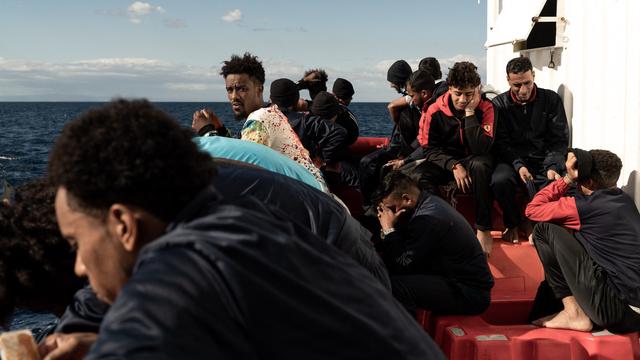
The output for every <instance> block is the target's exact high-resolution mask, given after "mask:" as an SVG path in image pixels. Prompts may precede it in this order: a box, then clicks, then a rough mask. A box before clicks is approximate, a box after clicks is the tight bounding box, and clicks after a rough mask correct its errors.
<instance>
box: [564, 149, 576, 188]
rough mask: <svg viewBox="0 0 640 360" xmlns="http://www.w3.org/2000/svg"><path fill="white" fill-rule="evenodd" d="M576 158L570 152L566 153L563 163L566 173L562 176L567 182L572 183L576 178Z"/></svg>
mask: <svg viewBox="0 0 640 360" xmlns="http://www.w3.org/2000/svg"><path fill="white" fill-rule="evenodd" d="M577 161H578V158H576V156H575V155H574V154H573V153H572V152H570V153H569V154H567V161H566V162H565V163H564V166H565V167H566V168H567V174H566V175H565V176H564V181H565V182H566V183H567V184H573V183H575V182H576V180H577V179H578V168H577V167H576V162H577Z"/></svg>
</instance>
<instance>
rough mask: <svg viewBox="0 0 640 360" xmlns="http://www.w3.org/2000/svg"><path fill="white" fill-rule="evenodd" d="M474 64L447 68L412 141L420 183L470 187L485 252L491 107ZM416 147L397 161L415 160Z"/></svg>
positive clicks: (488, 222)
mask: <svg viewBox="0 0 640 360" xmlns="http://www.w3.org/2000/svg"><path fill="white" fill-rule="evenodd" d="M477 69H478V68H477V67H476V66H475V65H474V64H472V63H470V62H466V61H462V62H458V63H455V64H454V65H453V68H451V69H449V75H448V76H447V83H448V84H449V91H448V92H446V93H444V94H443V95H442V96H440V97H439V98H438V99H437V100H436V101H435V103H433V104H432V105H431V106H429V107H428V109H423V111H422V117H421V118H420V129H419V132H418V142H419V143H420V146H421V149H422V154H419V156H418V157H422V158H425V159H426V160H427V161H426V162H425V163H424V164H421V165H419V166H420V171H421V177H420V185H421V186H422V187H425V188H427V189H430V190H431V191H434V190H436V189H434V188H435V187H437V186H439V185H444V184H447V183H448V182H450V181H453V180H455V183H456V185H457V187H458V189H459V190H460V191H462V192H464V193H466V192H471V193H473V197H474V202H475V212H476V226H475V228H476V236H477V237H478V240H479V241H480V245H481V246H482V248H483V250H484V252H485V253H487V254H489V253H490V252H491V246H492V239H491V205H492V201H491V191H490V188H489V183H490V181H491V173H492V171H493V161H492V158H491V155H490V154H489V150H490V149H491V146H492V144H493V136H494V111H493V105H492V104H491V101H489V100H486V99H482V98H481V97H480V89H479V87H480V75H479V74H478V72H477ZM415 154H416V152H414V153H412V154H411V156H409V157H407V159H405V161H404V162H403V164H405V163H409V162H411V161H413V160H417V158H416V156H415Z"/></svg>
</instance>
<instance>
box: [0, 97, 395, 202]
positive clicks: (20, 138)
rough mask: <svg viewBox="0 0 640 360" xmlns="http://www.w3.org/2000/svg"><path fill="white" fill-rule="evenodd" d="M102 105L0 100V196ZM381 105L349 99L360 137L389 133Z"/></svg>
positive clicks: (223, 108) (184, 115) (180, 108)
mask: <svg viewBox="0 0 640 360" xmlns="http://www.w3.org/2000/svg"><path fill="white" fill-rule="evenodd" d="M103 104H104V103H89V102H68V103H66V102H0V195H1V194H2V192H3V189H2V184H3V183H4V181H3V180H5V181H7V182H8V183H9V184H11V185H14V186H17V185H20V184H22V183H24V182H27V181H29V180H32V179H34V178H37V177H40V176H43V175H44V174H45V172H46V166H47V158H48V156H49V149H50V148H51V145H52V144H53V143H54V141H55V139H56V137H57V136H58V135H59V134H60V132H61V131H62V128H63V127H64V124H66V123H67V122H68V121H70V120H72V119H74V118H75V117H77V116H79V115H81V114H82V113H84V112H85V111H87V110H88V109H91V108H94V107H98V106H101V105H103ZM155 104H156V105H157V106H158V107H159V108H161V109H162V110H164V111H166V112H167V113H169V114H170V115H171V116H173V117H174V118H175V119H177V120H178V121H179V122H180V123H181V124H183V125H184V126H185V127H190V126H191V116H192V114H193V113H194V112H195V111H196V110H199V109H203V108H210V109H213V110H214V111H215V113H216V114H217V115H218V116H219V117H220V119H221V120H222V121H223V122H224V124H225V125H226V126H227V127H228V128H229V129H231V130H232V131H233V132H234V133H237V132H238V131H239V130H240V128H241V127H242V122H239V121H236V120H234V118H233V114H232V113H231V107H230V106H229V104H228V103H227V102H217V103H199V102H198V103H187V102H160V103H155ZM386 105H387V104H386V103H353V104H351V105H350V106H349V108H350V109H351V111H353V112H354V114H355V115H356V116H357V117H358V121H359V124H360V135H361V136H389V134H390V132H391V128H392V124H391V120H390V118H389V115H388V112H387V107H386Z"/></svg>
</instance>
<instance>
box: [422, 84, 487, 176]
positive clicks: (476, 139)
mask: <svg viewBox="0 0 640 360" xmlns="http://www.w3.org/2000/svg"><path fill="white" fill-rule="evenodd" d="M450 98H451V95H450V94H449V92H447V93H445V94H444V95H442V96H440V97H439V98H438V99H437V100H436V102H435V103H433V104H431V106H429V108H428V109H427V111H423V112H422V117H421V118H420V130H419V132H418V142H419V143H420V145H421V146H422V148H423V149H424V157H425V158H426V159H427V160H428V161H431V162H433V163H434V164H436V165H438V166H440V167H442V168H443V169H445V170H451V168H452V167H453V166H454V165H455V164H457V163H458V162H460V160H462V159H463V158H466V157H468V156H470V155H481V154H485V153H488V152H489V150H490V149H491V145H492V144H493V137H494V127H495V126H494V123H495V121H496V119H495V115H494V111H493V104H492V103H491V101H489V100H486V99H481V100H480V104H478V107H477V108H476V110H475V114H474V115H472V116H464V115H462V116H458V115H457V114H456V111H455V110H454V111H452V110H451V109H452V108H453V104H452V103H451V100H450Z"/></svg>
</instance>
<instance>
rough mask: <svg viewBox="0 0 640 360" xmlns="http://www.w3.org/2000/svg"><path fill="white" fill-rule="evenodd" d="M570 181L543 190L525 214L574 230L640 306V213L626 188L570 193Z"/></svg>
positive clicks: (621, 293) (622, 290)
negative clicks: (590, 192)
mask: <svg viewBox="0 0 640 360" xmlns="http://www.w3.org/2000/svg"><path fill="white" fill-rule="evenodd" d="M568 189H569V185H567V184H566V183H565V182H564V180H562V179H558V180H556V181H555V182H553V183H551V184H549V185H547V187H545V188H544V189H542V190H540V191H539V192H538V193H537V194H536V196H535V197H534V198H533V199H532V200H531V202H530V203H529V205H527V209H526V210H525V214H526V215H527V217H528V218H529V219H531V220H533V221H540V222H542V221H546V222H552V223H556V224H559V225H562V226H564V227H565V228H568V229H571V230H574V231H575V233H574V236H575V238H576V239H577V240H578V241H580V243H581V244H582V246H584V248H585V250H586V251H587V254H589V256H590V257H591V258H592V259H593V261H595V262H596V263H597V264H598V265H600V266H601V267H603V268H604V269H605V270H606V272H607V275H608V280H609V283H610V284H612V285H613V287H614V289H615V290H616V292H617V294H618V297H619V298H620V299H621V300H623V301H625V302H627V304H629V305H633V306H640V285H639V284H640V213H638V208H637V207H636V205H635V203H634V202H633V200H632V199H631V197H629V196H628V195H627V194H625V193H624V192H623V191H622V190H621V189H618V188H612V189H602V190H596V191H594V192H593V193H592V194H591V195H584V194H582V193H578V194H577V195H576V196H575V197H570V196H566V193H567V190H568Z"/></svg>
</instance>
